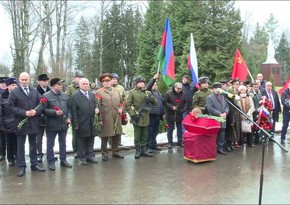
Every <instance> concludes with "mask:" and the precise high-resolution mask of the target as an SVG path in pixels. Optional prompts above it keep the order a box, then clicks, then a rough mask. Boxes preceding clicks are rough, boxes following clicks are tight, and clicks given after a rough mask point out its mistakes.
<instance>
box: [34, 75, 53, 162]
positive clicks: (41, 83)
mask: <svg viewBox="0 0 290 205" xmlns="http://www.w3.org/2000/svg"><path fill="white" fill-rule="evenodd" d="M37 80H38V85H37V87H36V90H37V91H38V92H39V94H40V95H43V94H44V93H46V92H48V91H50V88H49V87H48V80H49V78H48V77H47V75H46V74H40V75H39V76H38V77H37ZM45 123H46V116H45V115H44V114H43V113H41V115H40V116H39V133H38V134H37V136H36V146H37V161H38V162H42V157H43V152H42V140H43V134H44V130H45Z"/></svg>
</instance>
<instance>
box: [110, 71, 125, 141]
mask: <svg viewBox="0 0 290 205" xmlns="http://www.w3.org/2000/svg"><path fill="white" fill-rule="evenodd" d="M118 79H119V76H118V74H117V73H112V80H111V85H112V87H114V88H116V89H117V90H118V91H119V93H120V95H121V98H122V99H121V102H125V99H126V94H125V88H124V87H123V86H122V85H120V84H119V83H118ZM109 144H110V145H111V144H112V138H111V137H110V138H109ZM118 144H119V146H122V143H121V135H119V136H118Z"/></svg>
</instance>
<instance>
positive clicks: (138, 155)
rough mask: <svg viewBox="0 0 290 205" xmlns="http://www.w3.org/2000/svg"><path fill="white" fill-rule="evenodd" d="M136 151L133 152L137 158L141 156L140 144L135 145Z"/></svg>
mask: <svg viewBox="0 0 290 205" xmlns="http://www.w3.org/2000/svg"><path fill="white" fill-rule="evenodd" d="M135 147H136V153H135V158H136V159H138V158H140V156H141V146H140V145H136V146H135Z"/></svg>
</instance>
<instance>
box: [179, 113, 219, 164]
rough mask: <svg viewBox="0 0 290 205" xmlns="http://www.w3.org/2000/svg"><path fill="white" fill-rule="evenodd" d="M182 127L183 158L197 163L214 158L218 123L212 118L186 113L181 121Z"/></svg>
mask: <svg viewBox="0 0 290 205" xmlns="http://www.w3.org/2000/svg"><path fill="white" fill-rule="evenodd" d="M182 124H183V126H184V128H185V129H186V130H187V131H188V132H185V133H184V137H183V143H184V159H186V160H189V161H192V162H195V163H199V162H205V161H213V160H215V159H216V137H217V134H218V132H219V129H220V123H219V122H218V121H216V120H214V119H209V118H196V119H194V120H193V119H192V118H191V116H190V115H187V116H186V117H185V118H184V120H183V121H182Z"/></svg>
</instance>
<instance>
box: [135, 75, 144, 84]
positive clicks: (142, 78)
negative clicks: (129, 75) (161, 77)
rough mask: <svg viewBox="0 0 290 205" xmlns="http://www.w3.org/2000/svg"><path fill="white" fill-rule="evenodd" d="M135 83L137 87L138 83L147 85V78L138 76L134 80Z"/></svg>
mask: <svg viewBox="0 0 290 205" xmlns="http://www.w3.org/2000/svg"><path fill="white" fill-rule="evenodd" d="M134 82H135V84H136V85H137V84H138V83H141V82H143V83H145V78H144V77H142V76H141V75H139V76H137V77H136V78H135V79H134Z"/></svg>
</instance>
